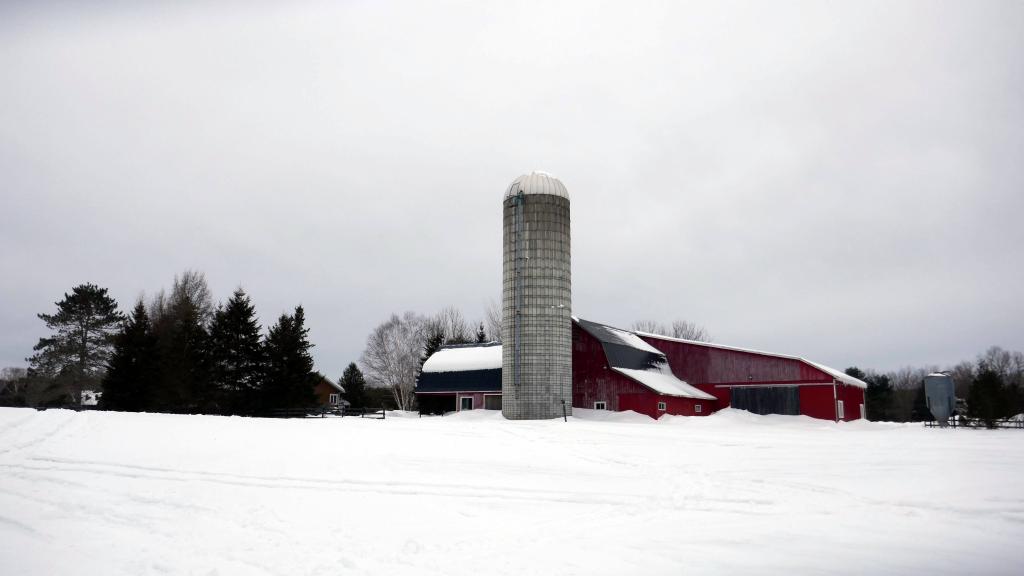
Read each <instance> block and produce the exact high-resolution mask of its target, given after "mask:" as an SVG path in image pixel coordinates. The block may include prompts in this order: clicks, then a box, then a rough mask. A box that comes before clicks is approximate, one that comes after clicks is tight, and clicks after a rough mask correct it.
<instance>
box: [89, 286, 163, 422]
mask: <svg viewBox="0 0 1024 576" xmlns="http://www.w3.org/2000/svg"><path fill="white" fill-rule="evenodd" d="M157 376H158V374H157V349H156V337H155V336H154V335H153V330H152V326H151V325H150V322H149V314H147V313H146V305H145V304H144V303H143V302H142V301H141V300H139V302H138V303H137V304H136V305H135V309H134V310H133V311H132V315H131V317H130V318H129V319H128V320H127V321H126V322H125V323H124V328H123V329H122V330H121V333H120V334H118V335H117V337H116V338H115V339H114V353H113V355H112V356H111V357H110V364H109V367H108V369H107V373H106V376H105V377H104V379H103V396H102V397H101V398H100V408H102V409H104V410H120V411H125V412H142V411H144V410H146V409H148V408H149V407H150V405H151V403H152V397H151V393H152V389H153V386H154V385H156V383H157V382H156V380H157Z"/></svg>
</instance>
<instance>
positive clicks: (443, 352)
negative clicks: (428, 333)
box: [423, 342, 501, 372]
mask: <svg viewBox="0 0 1024 576" xmlns="http://www.w3.org/2000/svg"><path fill="white" fill-rule="evenodd" d="M495 369H497V370H501V344H500V343H498V342H488V343H486V344H453V345H450V346H445V347H443V348H441V349H440V350H438V351H437V352H434V353H433V354H431V356H430V358H427V361H426V362H424V363H423V371H424V372H465V371H467V370H495Z"/></svg>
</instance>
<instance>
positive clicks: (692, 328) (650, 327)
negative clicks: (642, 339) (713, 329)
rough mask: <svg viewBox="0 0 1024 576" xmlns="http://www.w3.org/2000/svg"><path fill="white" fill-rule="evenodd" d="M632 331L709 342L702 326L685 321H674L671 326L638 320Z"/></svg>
mask: <svg viewBox="0 0 1024 576" xmlns="http://www.w3.org/2000/svg"><path fill="white" fill-rule="evenodd" d="M632 329H633V330H635V331H637V332H647V333H649V334H661V335H662V336H670V337H672V338H680V339H683V340H694V341H696V342H711V335H710V334H708V331H707V330H706V329H705V328H704V327H703V326H698V325H697V324H694V323H693V322H690V321H687V320H676V321H675V322H673V323H672V325H671V326H668V325H665V324H662V323H661V322H656V321H654V320H638V321H636V322H633V326H632Z"/></svg>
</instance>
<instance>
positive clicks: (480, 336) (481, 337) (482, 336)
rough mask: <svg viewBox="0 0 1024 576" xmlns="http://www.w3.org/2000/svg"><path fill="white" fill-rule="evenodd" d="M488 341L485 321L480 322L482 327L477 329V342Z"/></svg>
mask: <svg viewBox="0 0 1024 576" xmlns="http://www.w3.org/2000/svg"><path fill="white" fill-rule="evenodd" d="M485 342H487V331H486V330H484V323H483V322H481V323H480V327H478V328H477V329H476V343H477V344H483V343H485Z"/></svg>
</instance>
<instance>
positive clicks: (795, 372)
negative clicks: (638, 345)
mask: <svg viewBox="0 0 1024 576" xmlns="http://www.w3.org/2000/svg"><path fill="white" fill-rule="evenodd" d="M637 335H638V336H639V337H640V338H642V339H643V340H644V341H645V342H647V343H648V344H650V345H651V346H653V347H655V348H657V349H658V350H660V351H662V352H663V353H664V354H665V356H666V357H667V358H668V363H669V366H671V367H672V372H673V374H675V375H676V376H678V377H679V378H681V379H684V380H686V381H687V382H689V383H691V384H693V385H694V386H696V387H697V388H699V389H701V390H703V391H705V392H708V393H709V394H712V395H714V396H715V398H717V399H718V406H719V407H720V408H725V407H728V406H731V407H733V408H740V409H743V410H749V411H751V412H755V413H757V414H803V415H805V416H811V417H813V418H821V419H823V420H836V421H839V420H857V419H858V418H865V417H866V414H865V410H864V390H865V389H866V388H867V384H866V383H865V382H863V381H862V380H859V379H857V378H854V377H852V376H848V375H846V374H844V373H843V372H840V371H839V370H836V369H834V368H829V367H828V366H823V365H821V364H817V363H814V362H811V361H810V360H806V359H804V358H799V357H797V356H787V355H784V354H772V353H769V352H760V351H757V350H747V349H744V348H736V347H733V346H724V345H722V344H711V343H708V342H695V341H692V340H681V339H678V338H669V337H667V336H660V335H657V334H646V333H639V334H637Z"/></svg>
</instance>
